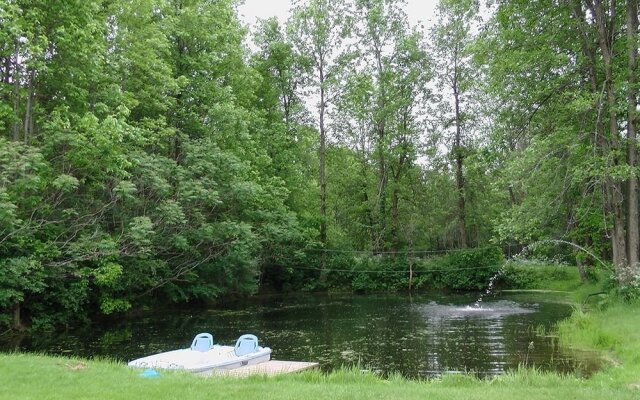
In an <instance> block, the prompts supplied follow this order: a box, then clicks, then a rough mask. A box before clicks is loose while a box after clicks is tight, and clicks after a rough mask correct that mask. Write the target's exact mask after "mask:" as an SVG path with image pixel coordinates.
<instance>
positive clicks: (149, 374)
mask: <svg viewBox="0 0 640 400" xmlns="http://www.w3.org/2000/svg"><path fill="white" fill-rule="evenodd" d="M140 376H141V377H142V378H158V377H160V374H159V373H158V371H156V370H155V369H151V368H149V369H145V370H144V371H142V373H141V374H140Z"/></svg>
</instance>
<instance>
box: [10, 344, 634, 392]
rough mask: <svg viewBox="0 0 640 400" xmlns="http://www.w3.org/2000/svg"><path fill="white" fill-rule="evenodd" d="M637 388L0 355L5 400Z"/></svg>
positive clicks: (551, 379) (521, 377) (529, 374)
mask: <svg viewBox="0 0 640 400" xmlns="http://www.w3.org/2000/svg"><path fill="white" fill-rule="evenodd" d="M639 395H640V391H638V390H634V389H632V388H629V387H628V386H627V385H619V384H617V382H612V383H611V384H603V380H602V379H597V380H591V381H586V380H581V379H577V378H573V377H560V376H557V375H553V374H539V373H536V372H535V371H520V372H517V373H514V374H511V375H507V376H502V377H500V378H496V379H493V380H487V381H478V380H475V379H473V378H471V377H467V376H452V377H448V378H446V379H443V380H432V381H423V382H418V381H407V380H403V379H401V378H396V379H393V378H392V379H389V380H382V379H379V378H377V377H375V376H372V375H363V374H360V373H359V372H357V371H338V372H334V373H332V374H329V375H325V374H321V373H319V372H312V373H302V374H299V375H291V376H280V377H275V378H266V377H251V378H245V379H242V378H217V377H216V378H201V377H198V376H194V375H189V374H186V373H176V372H173V373H170V372H165V373H162V375H161V376H160V377H158V378H141V377H140V376H139V371H135V370H132V369H129V368H127V367H125V366H124V365H122V364H116V363H111V362H105V361H86V360H73V359H66V358H51V357H42V356H36V355H25V354H17V355H2V356H0V398H2V399H34V400H35V399H153V400H161V399H194V400H195V399H306V400H312V399H398V398H402V399H514V398H523V399H550V398H557V399H584V400H587V399H603V398H604V399H637V398H638V396H639Z"/></svg>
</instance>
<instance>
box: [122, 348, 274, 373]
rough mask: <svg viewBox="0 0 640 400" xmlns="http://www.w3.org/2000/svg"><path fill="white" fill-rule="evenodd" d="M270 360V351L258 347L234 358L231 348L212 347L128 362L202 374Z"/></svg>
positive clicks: (143, 366)
mask: <svg viewBox="0 0 640 400" xmlns="http://www.w3.org/2000/svg"><path fill="white" fill-rule="evenodd" d="M270 359H271V349H270V348H268V347H258V350H257V351H256V352H253V353H250V354H245V355H242V356H236V354H235V352H234V347H233V346H220V345H214V346H213V347H212V348H211V349H210V350H208V351H195V350H191V349H180V350H173V351H167V352H164V353H159V354H154V355H152V356H147V357H142V358H138V359H136V360H133V361H131V362H129V364H128V365H129V366H130V367H137V368H158V369H180V370H186V371H190V372H204V371H209V370H214V369H234V368H240V367H243V366H245V365H255V364H259V363H262V362H266V361H269V360H270Z"/></svg>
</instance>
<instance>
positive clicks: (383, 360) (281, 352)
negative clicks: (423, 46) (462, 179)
mask: <svg viewBox="0 0 640 400" xmlns="http://www.w3.org/2000/svg"><path fill="white" fill-rule="evenodd" d="M547 296H548V295H545V296H540V295H538V296H535V297H532V296H531V295H526V296H525V297H522V295H520V296H501V297H492V298H486V299H485V300H484V301H483V303H482V307H481V308H476V307H474V306H473V303H474V300H476V298H477V296H474V295H457V294H454V295H441V294H439V295H420V296H415V295H414V296H409V295H307V294H305V295H300V294H296V295H295V296H267V297H256V298H252V299H250V300H245V301H239V302H234V303H230V304H225V305H223V306H217V307H215V308H210V309H189V310H180V309H166V310H162V311H156V312H149V313H146V314H144V315H142V316H138V317H129V318H126V319H120V320H118V321H115V322H114V321H110V322H109V323H102V324H100V323H94V324H92V325H91V326H90V327H85V328H81V329H75V330H71V331H67V332H65V333H39V334H33V335H30V336H23V337H20V338H16V337H13V338H10V337H6V336H5V337H2V336H0V351H14V350H20V351H36V352H45V353H48V354H64V355H73V356H80V357H107V358H115V359H118V360H122V361H128V360H131V359H134V358H138V357H141V356H145V355H149V354H153V353H157V352H161V351H166V350H171V349H176V348H185V347H188V346H189V345H190V344H191V340H192V338H193V336H194V335H196V334H197V333H200V332H211V333H213V335H214V337H215V338H216V339H217V341H218V342H220V343H222V344H230V345H232V344H233V343H234V342H235V339H236V338H237V337H238V336H240V335H241V334H243V333H254V334H256V335H257V336H258V338H259V339H260V340H261V344H262V345H265V346H269V347H271V348H272V349H273V354H272V358H274V359H279V360H297V361H318V362H320V365H321V368H322V369H323V370H331V369H334V368H339V367H341V366H343V365H346V366H353V365H356V366H357V367H358V368H360V369H367V370H373V371H376V372H379V373H380V374H382V375H387V374H389V373H393V372H399V373H400V374H402V375H404V376H406V377H411V378H418V377H434V376H441V375H443V374H448V373H462V372H467V373H472V374H475V375H477V376H480V377H490V376H495V375H499V374H502V373H504V372H505V371H508V370H510V369H515V368H518V366H520V365H526V366H529V367H536V368H539V369H543V370H555V371H559V372H563V373H569V372H571V373H578V374H581V375H588V374H589V373H590V372H591V371H592V370H593V369H594V368H595V366H596V363H595V361H593V362H592V361H590V360H589V359H588V358H584V357H577V356H576V355H575V354H567V353H564V352H562V351H560V350H559V349H558V346H557V344H556V343H555V340H554V339H553V338H552V337H547V336H544V335H538V334H536V332H538V333H539V332H541V331H542V329H545V328H550V327H552V326H553V324H554V323H555V322H556V321H558V320H560V319H562V318H565V317H567V316H568V315H569V314H570V313H571V307H570V306H568V305H566V304H562V303H559V302H554V301H549V300H545V298H546V297H547Z"/></svg>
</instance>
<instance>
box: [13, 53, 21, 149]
mask: <svg viewBox="0 0 640 400" xmlns="http://www.w3.org/2000/svg"><path fill="white" fill-rule="evenodd" d="M18 46H19V44H18V41H17V40H16V41H15V48H14V49H15V53H14V55H13V76H12V77H11V79H12V80H13V118H14V121H13V125H12V127H11V136H12V138H13V140H14V141H17V140H18V136H19V133H20V125H19V122H18V121H20V118H19V117H18V115H19V113H20V76H19V75H20V74H19V73H18V71H19V69H20V61H19V58H20V54H19V47H18Z"/></svg>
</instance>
